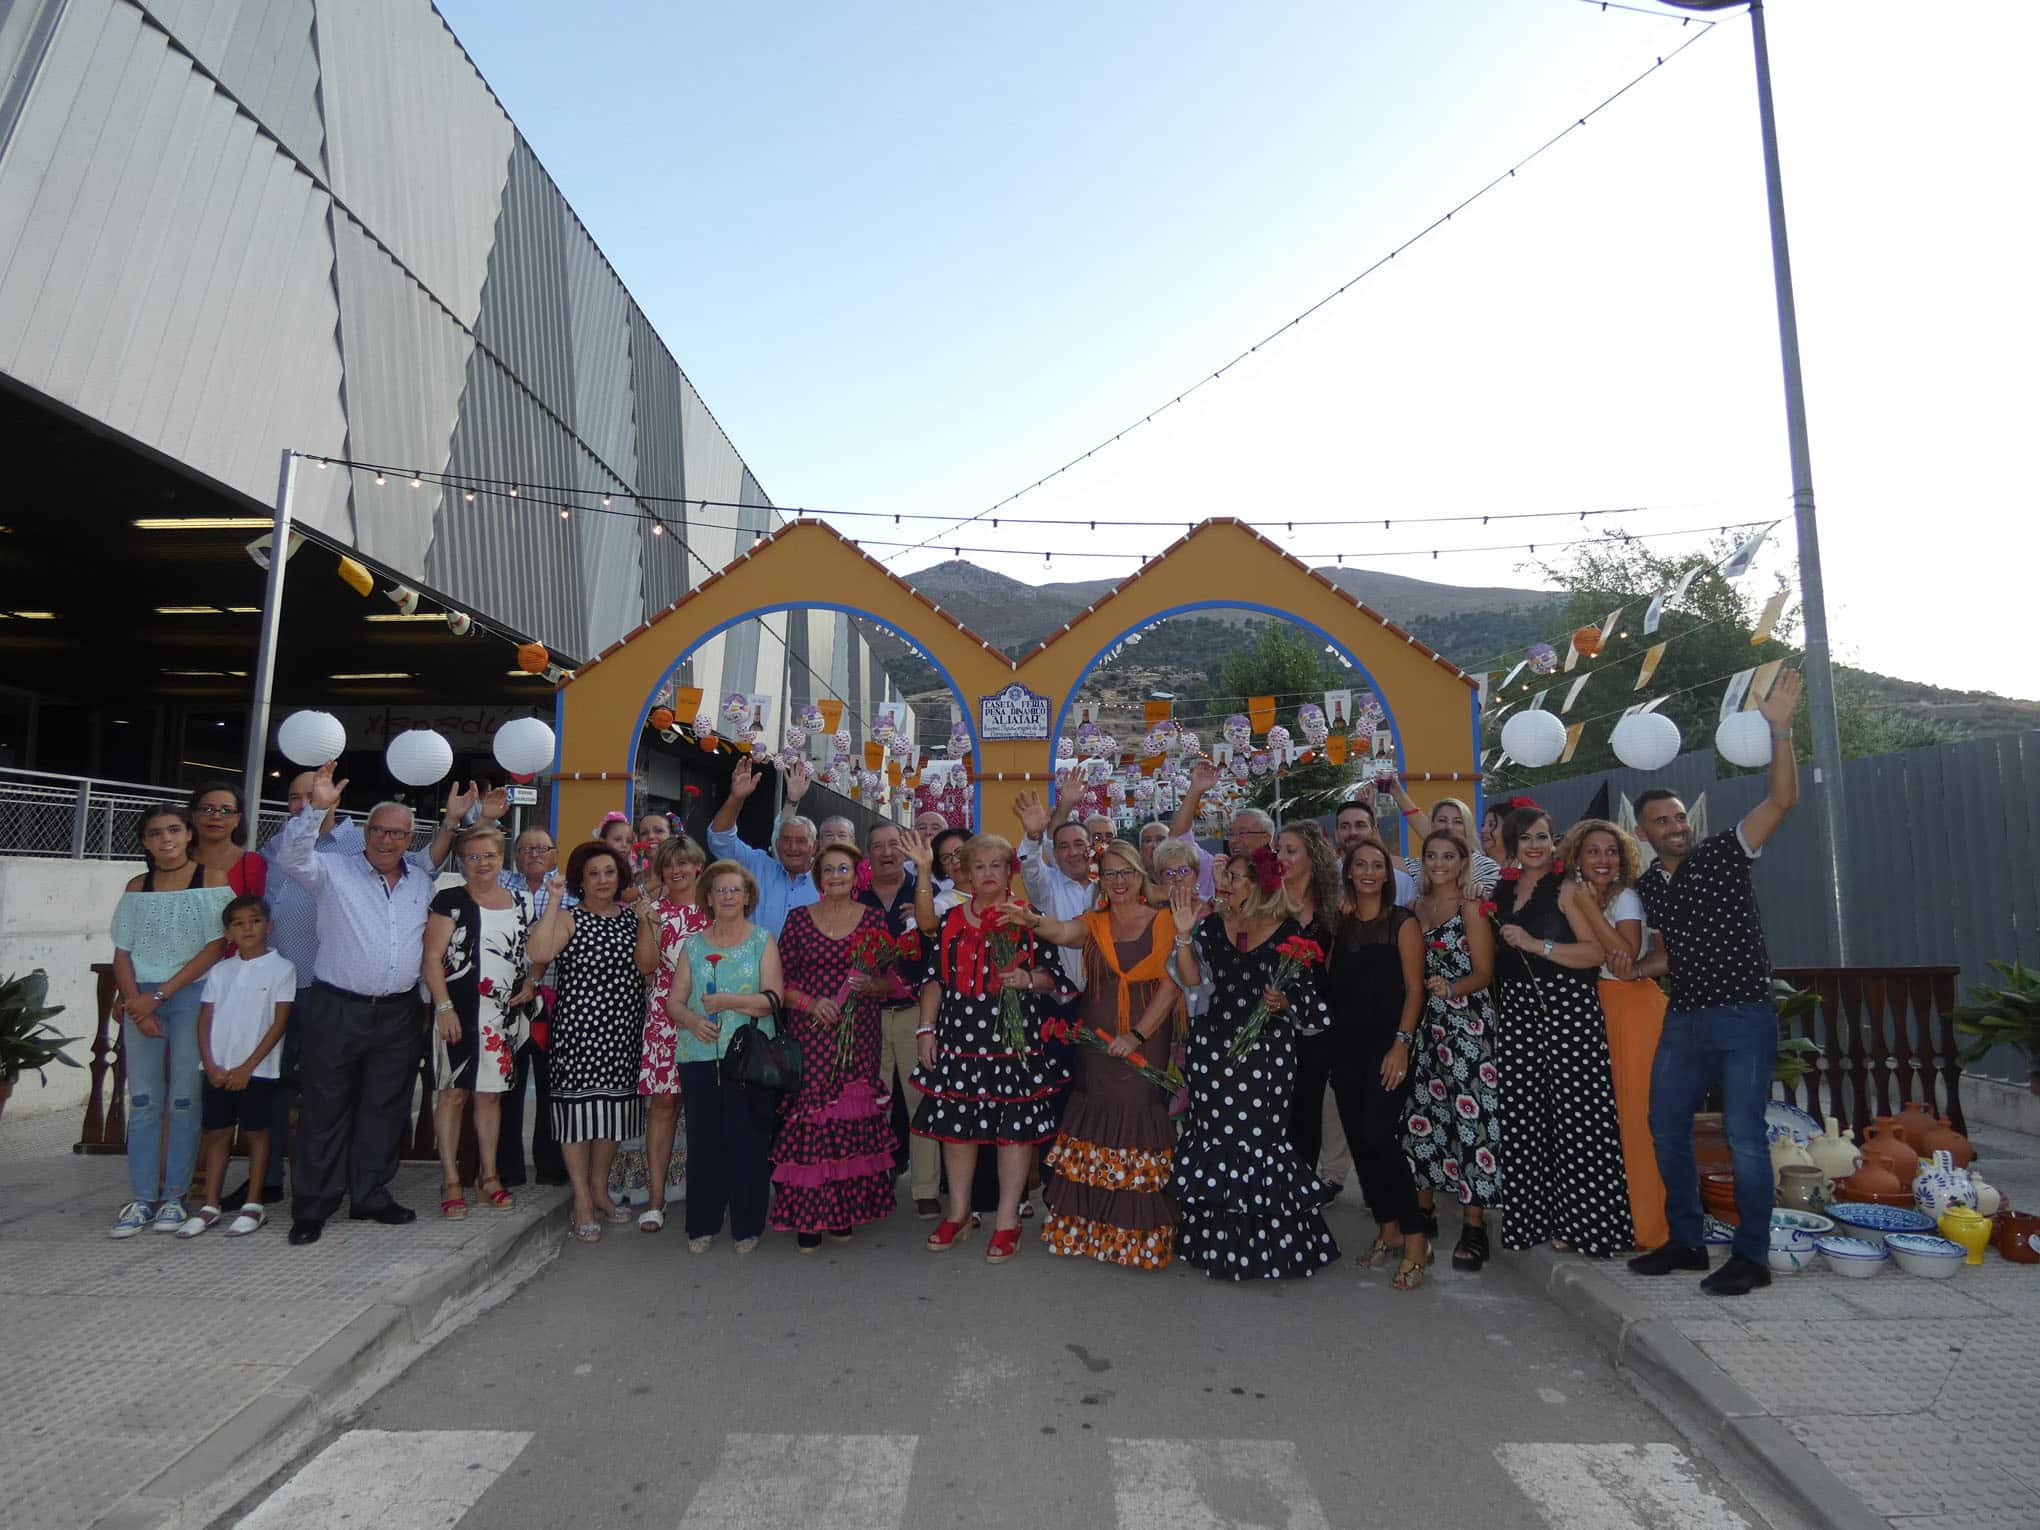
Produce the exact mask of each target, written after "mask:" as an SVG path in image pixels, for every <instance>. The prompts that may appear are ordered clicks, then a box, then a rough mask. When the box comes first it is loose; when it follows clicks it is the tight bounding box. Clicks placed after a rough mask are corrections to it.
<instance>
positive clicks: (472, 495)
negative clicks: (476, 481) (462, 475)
mask: <svg viewBox="0 0 2040 1530" xmlns="http://www.w3.org/2000/svg"><path fill="white" fill-rule="evenodd" d="M465 498H466V499H467V502H468V503H469V504H471V505H472V504H473V503H474V502H475V491H474V490H473V489H469V490H468V491H467V494H466V496H465Z"/></svg>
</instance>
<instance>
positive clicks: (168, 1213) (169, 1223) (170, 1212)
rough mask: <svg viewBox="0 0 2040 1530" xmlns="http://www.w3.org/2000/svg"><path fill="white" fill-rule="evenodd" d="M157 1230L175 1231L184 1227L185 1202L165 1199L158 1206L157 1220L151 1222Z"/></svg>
mask: <svg viewBox="0 0 2040 1530" xmlns="http://www.w3.org/2000/svg"><path fill="white" fill-rule="evenodd" d="M149 1225H150V1226H151V1227H153V1228H155V1229H156V1231H157V1232H166V1233H174V1232H179V1231H181V1230H182V1229H183V1227H184V1202H183V1201H181V1200H176V1201H165V1202H164V1203H163V1204H162V1205H160V1206H158V1207H157V1208H156V1220H155V1221H153V1222H151V1223H150V1224H149Z"/></svg>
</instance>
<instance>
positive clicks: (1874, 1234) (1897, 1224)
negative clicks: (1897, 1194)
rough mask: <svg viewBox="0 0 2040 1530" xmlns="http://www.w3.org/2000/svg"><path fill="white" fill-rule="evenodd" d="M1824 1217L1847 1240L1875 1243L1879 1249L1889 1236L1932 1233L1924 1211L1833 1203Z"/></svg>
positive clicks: (1853, 1203)
mask: <svg viewBox="0 0 2040 1530" xmlns="http://www.w3.org/2000/svg"><path fill="white" fill-rule="evenodd" d="M1827 1214H1828V1215H1829V1216H1831V1217H1833V1218H1834V1220H1835V1222H1836V1223H1837V1224H1838V1225H1839V1226H1840V1228H1841V1230H1842V1232H1843V1233H1845V1234H1847V1235H1848V1236H1849V1237H1852V1238H1861V1239H1862V1240H1863V1241H1864V1242H1865V1243H1875V1244H1876V1245H1878V1247H1880V1248H1881V1247H1883V1246H1884V1241H1885V1239H1886V1238H1887V1237H1888V1236H1889V1235H1891V1234H1892V1233H1931V1232H1932V1231H1933V1230H1934V1219H1933V1218H1932V1217H1930V1216H1928V1215H1927V1214H1926V1213H1925V1212H1924V1211H1913V1210H1909V1209H1908V1208H1906V1207H1904V1206H1871V1205H1866V1204H1864V1203H1862V1202H1859V1201H1837V1202H1835V1204H1834V1205H1832V1206H1830V1207H1828V1209H1827Z"/></svg>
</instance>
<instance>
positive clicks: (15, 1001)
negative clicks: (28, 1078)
mask: <svg viewBox="0 0 2040 1530" xmlns="http://www.w3.org/2000/svg"><path fill="white" fill-rule="evenodd" d="M49 991H50V977H49V974H48V973H47V972H44V971H43V970H42V968H40V967H38V968H36V970H35V971H33V972H31V973H29V974H28V975H27V976H26V977H10V978H8V979H6V981H4V982H0V1084H4V1085H6V1086H7V1087H8V1088H12V1087H13V1086H14V1083H15V1081H16V1080H18V1079H19V1078H20V1077H21V1075H22V1072H23V1071H24V1070H25V1069H29V1068H33V1069H34V1070H35V1074H36V1077H37V1078H40V1079H42V1081H43V1082H44V1083H45V1084H47V1083H48V1082H49V1079H48V1078H46V1077H44V1075H43V1069H44V1068H46V1067H47V1066H49V1064H51V1063H62V1064H64V1065H65V1066H66V1067H69V1068H75V1067H77V1066H78V1065H79V1064H78V1059H77V1058H75V1057H71V1056H69V1055H67V1054H66V1053H65V1051H64V1048H65V1047H67V1046H69V1045H70V1044H71V1043H72V1042H74V1041H76V1040H77V1039H78V1038H77V1037H76V1036H59V1035H56V1034H55V1033H54V1032H52V1031H51V1030H50V1028H49V1026H48V1025H47V1024H46V1023H45V1022H47V1021H48V1020H49V1018H50V1017H51V1016H52V1015H61V1014H62V1013H63V1012H64V1006H63V1005H61V1004H52V1005H47V1006H46V1005H44V1003H43V1000H44V999H45V998H47V997H48V996H49Z"/></svg>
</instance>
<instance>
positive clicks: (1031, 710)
mask: <svg viewBox="0 0 2040 1530" xmlns="http://www.w3.org/2000/svg"><path fill="white" fill-rule="evenodd" d="M1048 716H1049V704H1048V698H1047V697H1046V696H1043V695H1041V694H1040V693H1039V692H1037V691H1030V690H1029V689H1027V687H1026V686H1024V685H1009V686H1007V687H1006V688H1005V689H1004V690H1002V691H998V692H996V693H994V694H993V695H990V696H980V697H979V698H978V737H979V738H980V739H984V740H988V741H989V740H999V739H1035V738H1047V737H1048Z"/></svg>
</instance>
